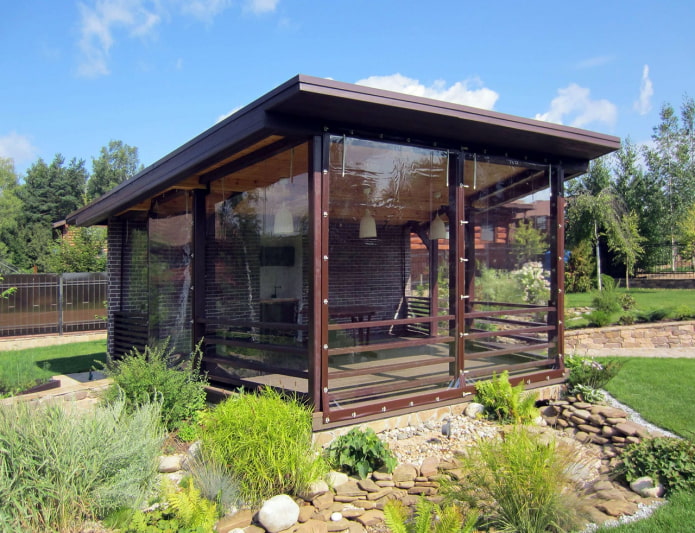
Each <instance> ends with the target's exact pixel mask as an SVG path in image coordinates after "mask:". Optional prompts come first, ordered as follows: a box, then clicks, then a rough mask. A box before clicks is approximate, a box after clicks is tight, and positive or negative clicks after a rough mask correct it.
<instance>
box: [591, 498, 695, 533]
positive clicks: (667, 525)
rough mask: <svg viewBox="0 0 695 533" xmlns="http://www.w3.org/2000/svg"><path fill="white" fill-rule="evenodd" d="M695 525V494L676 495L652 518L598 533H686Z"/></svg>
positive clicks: (601, 528)
mask: <svg viewBox="0 0 695 533" xmlns="http://www.w3.org/2000/svg"><path fill="white" fill-rule="evenodd" d="M693 523H695V493H687V492H685V493H680V494H674V495H673V497H671V498H670V499H669V500H668V503H666V505H663V506H662V507H659V508H658V509H657V510H656V511H655V512H654V514H653V515H652V516H650V517H649V518H647V519H645V520H639V521H637V522H633V523H631V524H623V525H621V526H617V527H611V528H609V527H600V528H599V529H598V530H597V533H655V532H664V533H666V532H668V533H686V532H691V531H693Z"/></svg>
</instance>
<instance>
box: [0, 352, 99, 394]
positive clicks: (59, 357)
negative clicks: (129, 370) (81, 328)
mask: <svg viewBox="0 0 695 533" xmlns="http://www.w3.org/2000/svg"><path fill="white" fill-rule="evenodd" d="M96 361H102V362H104V363H105V362H106V341H105V340H100V341H89V342H75V343H70V344H60V345H56V346H43V347H39V348H27V349H24V350H11V351H2V352H0V392H2V390H3V389H4V390H6V391H16V390H18V389H22V388H25V387H27V386H30V385H31V384H33V383H34V382H35V381H36V380H47V379H49V378H51V377H52V376H56V375H60V374H72V373H74V372H86V371H88V370H91V369H92V368H94V367H97V368H99V367H100V365H99V364H98V363H96Z"/></svg>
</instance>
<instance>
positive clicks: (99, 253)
mask: <svg viewBox="0 0 695 533" xmlns="http://www.w3.org/2000/svg"><path fill="white" fill-rule="evenodd" d="M105 250H106V229H105V228H103V227H98V226H97V227H91V228H71V229H70V232H69V234H68V235H67V236H66V237H65V238H63V239H60V240H59V241H57V242H56V243H55V244H54V245H53V247H52V248H51V252H50V255H48V256H47V257H46V258H45V264H44V267H45V270H47V271H48V272H54V273H56V274H62V273H64V272H104V271H105V270H106V251H105Z"/></svg>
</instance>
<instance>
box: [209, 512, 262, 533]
mask: <svg viewBox="0 0 695 533" xmlns="http://www.w3.org/2000/svg"><path fill="white" fill-rule="evenodd" d="M253 515H254V513H253V511H250V510H248V509H244V510H242V511H239V512H238V513H234V514H233V515H229V516H224V517H222V518H220V519H219V520H218V521H217V525H216V526H215V531H217V532H218V533H229V532H230V531H232V530H233V529H244V528H245V527H248V526H250V525H251V522H253Z"/></svg>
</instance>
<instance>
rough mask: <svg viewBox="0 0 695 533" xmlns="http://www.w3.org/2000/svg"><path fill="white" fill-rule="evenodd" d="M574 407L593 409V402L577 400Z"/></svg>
mask: <svg viewBox="0 0 695 533" xmlns="http://www.w3.org/2000/svg"><path fill="white" fill-rule="evenodd" d="M574 407H576V408H577V409H582V410H586V409H591V408H592V407H593V404H590V403H589V402H575V404H574Z"/></svg>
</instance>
